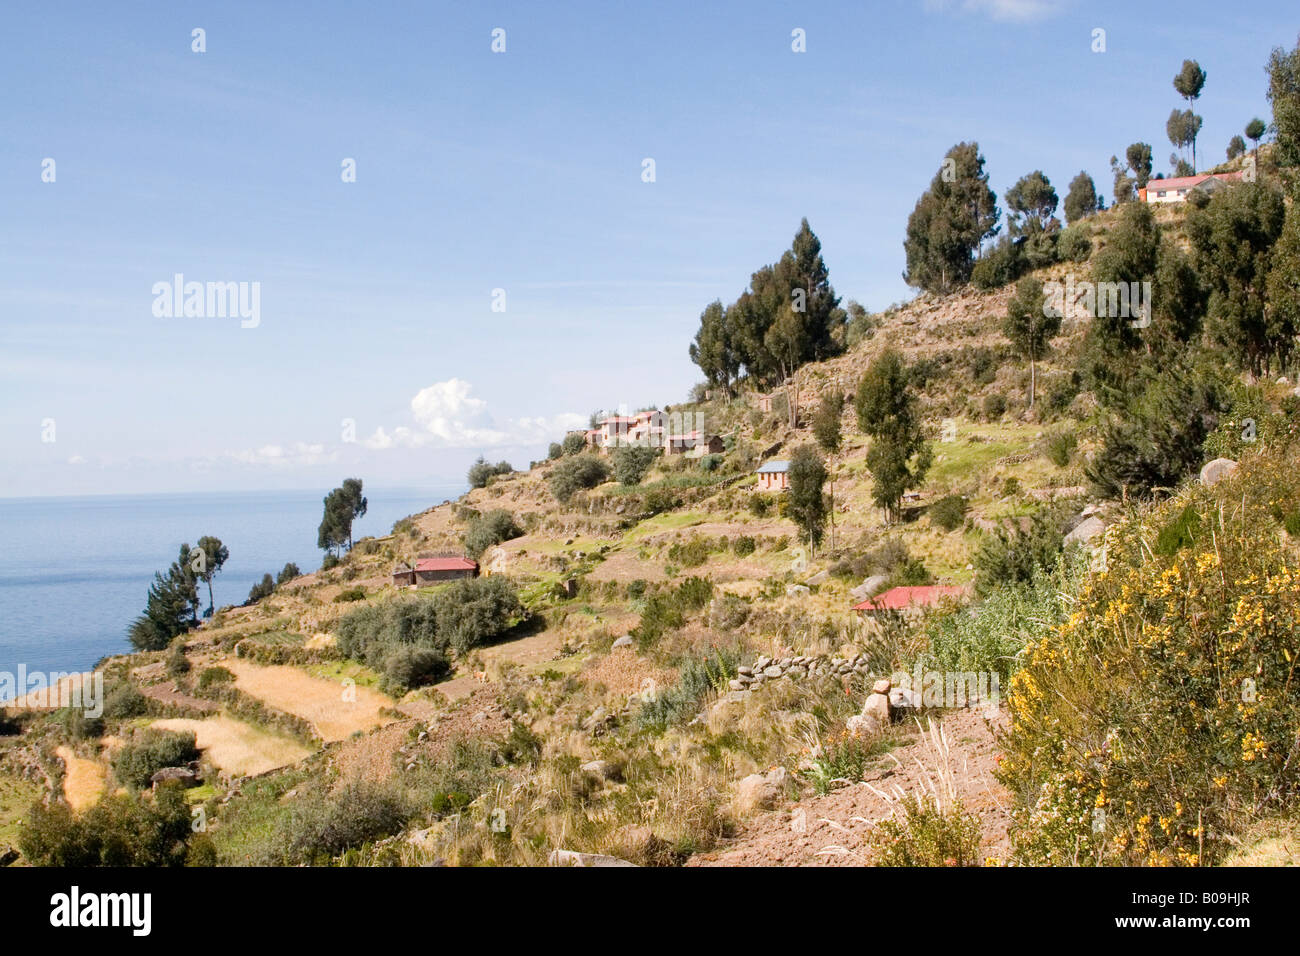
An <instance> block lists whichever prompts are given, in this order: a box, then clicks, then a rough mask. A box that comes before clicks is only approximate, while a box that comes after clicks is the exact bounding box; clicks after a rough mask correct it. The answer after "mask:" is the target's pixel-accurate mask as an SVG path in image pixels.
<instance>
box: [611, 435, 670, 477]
mask: <svg viewBox="0 0 1300 956" xmlns="http://www.w3.org/2000/svg"><path fill="white" fill-rule="evenodd" d="M660 454H661V453H660V451H659V449H658V448H651V447H649V446H647V445H621V446H619V447H618V448H615V449H614V452H613V454H612V455H610V460H611V461H612V462H613V466H614V467H613V471H614V480H615V481H617V482H618V483H619V484H621V485H623V486H625V487H631V486H633V485H639V484H641V479H642V478H644V477H645V475H646V472H648V471H649V470H650V468H651V466H652V465H654V463H655V462H656V461H658V460H659V458H660Z"/></svg>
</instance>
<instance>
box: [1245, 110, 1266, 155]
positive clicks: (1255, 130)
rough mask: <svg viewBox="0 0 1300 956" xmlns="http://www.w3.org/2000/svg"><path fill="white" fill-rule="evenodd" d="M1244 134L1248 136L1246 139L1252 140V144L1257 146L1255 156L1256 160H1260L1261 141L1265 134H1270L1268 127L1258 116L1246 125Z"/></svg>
mask: <svg viewBox="0 0 1300 956" xmlns="http://www.w3.org/2000/svg"><path fill="white" fill-rule="evenodd" d="M1244 132H1245V134H1246V139H1248V140H1250V141H1251V142H1252V143H1254V144H1255V156H1256V158H1258V157H1259V141H1260V140H1261V139H1263V138H1264V134H1265V133H1266V132H1268V127H1267V126H1265V125H1264V121H1263V120H1262V119H1260V118H1259V117H1258V116H1256V117H1255V118H1254V119H1253V120H1251V121H1250V122H1249V123H1247V124H1246V129H1245V130H1244Z"/></svg>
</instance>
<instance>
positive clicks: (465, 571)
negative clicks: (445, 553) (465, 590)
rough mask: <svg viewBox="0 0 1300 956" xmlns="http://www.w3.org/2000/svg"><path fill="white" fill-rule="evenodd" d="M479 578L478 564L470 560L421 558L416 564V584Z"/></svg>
mask: <svg viewBox="0 0 1300 956" xmlns="http://www.w3.org/2000/svg"><path fill="white" fill-rule="evenodd" d="M476 577H478V562H477V561H471V560H470V559H469V558H421V559H420V560H419V561H416V562H415V583H416V584H438V583H439V582H441V581H455V580H456V579H458V578H476Z"/></svg>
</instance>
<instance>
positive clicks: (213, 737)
mask: <svg viewBox="0 0 1300 956" xmlns="http://www.w3.org/2000/svg"><path fill="white" fill-rule="evenodd" d="M153 726H155V727H157V728H159V729H160V730H178V731H184V730H190V731H193V732H194V736H195V737H196V738H197V743H198V746H199V749H200V750H203V751H206V752H207V755H208V758H209V759H210V760H211V761H212V762H213V763H214V764H216V766H217V768H218V769H220V770H225V771H228V772H230V773H233V774H247V775H249V776H252V775H255V774H259V773H266V771H268V770H274V769H276V768H277V767H284V766H287V765H289V764H293V763H297V762H298V761H299V760H302V759H304V758H305V757H307V756H309V755H310V753H311V751H309V750H308V749H307V748H305V747H303V746H302V745H301V744H299V743H298V742H297V741H294V740H290V739H289V738H287V737H280V736H278V735H276V734H272V733H270V732H268V731H265V730H263V729H261V728H260V727H254V726H253V725H252V724H246V723H244V722H243V721H242V720H235V719H234V718H232V717H225V716H221V717H205V718H204V719H203V720H192V719H190V718H187V717H171V718H168V719H166V720H158V721H155V722H154V724H153Z"/></svg>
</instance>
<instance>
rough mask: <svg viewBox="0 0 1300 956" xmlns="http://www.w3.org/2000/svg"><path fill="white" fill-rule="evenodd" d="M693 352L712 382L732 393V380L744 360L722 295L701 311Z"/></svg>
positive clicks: (708, 379) (695, 359) (705, 374)
mask: <svg viewBox="0 0 1300 956" xmlns="http://www.w3.org/2000/svg"><path fill="white" fill-rule="evenodd" d="M690 355H691V361H692V362H694V363H695V364H696V365H698V366H699V368H700V371H701V372H703V373H704V377H705V379H706V380H707V381H708V383H709V384H710V385H716V386H721V387H722V388H724V389H726V391H727V394H731V381H732V379H733V378H735V376H736V374H737V373H738V372H739V371H740V362H739V359H738V357H737V355H736V351H735V348H734V347H733V345H732V342H731V333H730V330H729V329H728V328H727V314H726V310H725V309H724V308H723V306H722V300H721V299H715V300H714V301H712V302H710V303H709V304H708V305H707V306H706V307H705V309H704V311H703V312H701V313H700V330H699V331H698V332H696V333H695V341H694V342H693V343H691V349H690Z"/></svg>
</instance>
